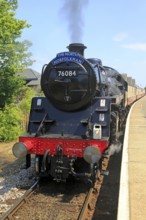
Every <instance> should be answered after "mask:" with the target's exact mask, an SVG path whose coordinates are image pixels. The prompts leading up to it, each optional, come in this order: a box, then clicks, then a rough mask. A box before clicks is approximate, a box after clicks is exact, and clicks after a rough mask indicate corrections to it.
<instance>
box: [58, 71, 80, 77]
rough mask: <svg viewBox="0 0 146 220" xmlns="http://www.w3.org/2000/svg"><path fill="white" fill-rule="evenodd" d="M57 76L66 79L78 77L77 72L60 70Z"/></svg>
mask: <svg viewBox="0 0 146 220" xmlns="http://www.w3.org/2000/svg"><path fill="white" fill-rule="evenodd" d="M57 74H58V76H59V77H62V76H65V77H72V76H77V71H76V70H58V71H57Z"/></svg>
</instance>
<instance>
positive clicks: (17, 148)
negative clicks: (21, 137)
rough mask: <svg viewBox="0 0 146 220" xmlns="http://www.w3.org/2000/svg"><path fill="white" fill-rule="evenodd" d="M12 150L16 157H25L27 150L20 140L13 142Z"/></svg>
mask: <svg viewBox="0 0 146 220" xmlns="http://www.w3.org/2000/svg"><path fill="white" fill-rule="evenodd" d="M12 151H13V154H14V156H15V157H17V158H23V157H25V156H26V155H27V152H28V150H27V147H26V145H25V144H24V143H22V142H17V143H15V144H14V146H13V149H12Z"/></svg>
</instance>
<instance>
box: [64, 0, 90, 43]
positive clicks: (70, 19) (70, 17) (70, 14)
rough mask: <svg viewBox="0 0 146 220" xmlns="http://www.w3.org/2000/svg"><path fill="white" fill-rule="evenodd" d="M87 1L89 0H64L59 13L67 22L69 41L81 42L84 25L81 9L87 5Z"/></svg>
mask: <svg viewBox="0 0 146 220" xmlns="http://www.w3.org/2000/svg"><path fill="white" fill-rule="evenodd" d="M88 2H89V0H64V5H63V7H62V9H61V13H62V14H63V16H64V18H65V21H66V22H67V23H68V30H69V35H70V40H71V43H77V42H80V43H81V42H82V37H83V27H84V19H83V9H84V8H85V7H86V6H87V5H88Z"/></svg>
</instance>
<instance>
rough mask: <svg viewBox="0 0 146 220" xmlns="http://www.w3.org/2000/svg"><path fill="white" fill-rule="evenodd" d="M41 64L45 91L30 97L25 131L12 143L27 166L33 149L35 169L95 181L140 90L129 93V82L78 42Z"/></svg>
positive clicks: (56, 176)
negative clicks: (17, 140) (40, 95)
mask: <svg viewBox="0 0 146 220" xmlns="http://www.w3.org/2000/svg"><path fill="white" fill-rule="evenodd" d="M67 48H68V49H69V51H68V52H62V53H58V54H57V55H56V57H55V58H54V59H53V60H52V61H51V62H49V63H48V64H47V65H45V66H44V67H43V69H42V75H41V88H42V91H43V92H44V95H45V96H44V97H34V98H33V99H32V105H31V110H30V118H29V124H28V131H27V135H25V136H21V137H19V142H17V143H15V144H14V146H13V154H14V155H15V156H16V157H17V158H23V157H26V168H28V167H30V166H31V155H35V172H36V175H38V176H39V175H47V176H51V177H52V178H53V179H54V180H56V181H58V182H59V181H66V180H67V179H68V178H69V177H70V176H73V177H77V178H82V177H85V178H87V179H88V180H90V181H92V182H94V181H95V179H96V177H97V172H98V170H100V172H102V173H103V174H106V171H103V170H102V166H101V164H102V160H103V158H104V157H105V156H107V155H108V151H109V149H110V146H112V144H113V143H118V142H119V140H118V132H119V131H120V129H121V125H122V122H123V121H124V119H125V117H126V114H127V107H128V106H130V104H131V103H132V102H133V101H135V100H136V99H137V98H140V97H141V96H142V95H144V91H143V90H140V91H139V93H138V95H137V93H136V91H137V89H136V87H135V86H134V87H132V88H134V93H133V94H131V95H130V97H129V96H128V87H129V85H128V82H127V81H126V80H125V79H124V78H123V77H122V75H121V74H119V73H118V71H116V70H115V69H113V68H111V67H107V66H103V65H102V61H101V60H100V59H97V58H90V59H86V58H85V57H84V49H85V48H86V46H84V44H80V43H74V44H70V45H69V46H68V47H67Z"/></svg>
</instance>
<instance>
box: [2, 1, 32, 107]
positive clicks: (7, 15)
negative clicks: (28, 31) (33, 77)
mask: <svg viewBox="0 0 146 220" xmlns="http://www.w3.org/2000/svg"><path fill="white" fill-rule="evenodd" d="M16 8H17V0H1V1H0V107H1V108H4V106H5V105H6V104H9V103H12V102H13V101H14V97H16V96H17V95H18V94H19V92H20V89H21V87H22V85H23V82H22V80H21V79H20V78H18V77H16V76H15V73H18V72H22V71H23V70H24V68H26V67H27V66H29V65H31V64H32V63H33V61H32V60H31V59H30V56H31V54H30V53H29V52H28V48H29V47H30V46H31V42H29V41H27V40H25V41H23V42H20V41H18V39H20V37H21V34H22V30H23V29H24V28H29V27H30V25H28V24H27V23H26V21H25V20H19V19H17V18H15V9H16Z"/></svg>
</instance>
